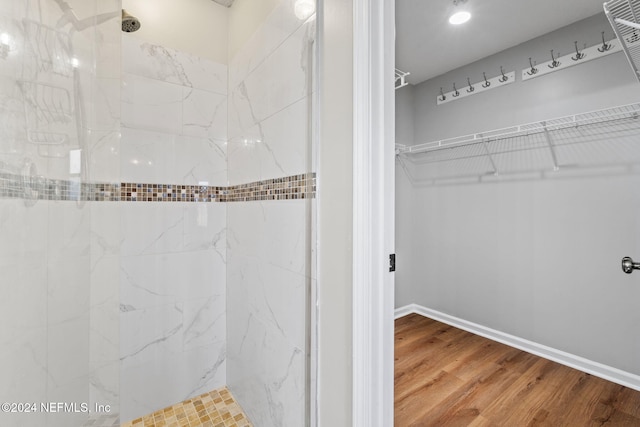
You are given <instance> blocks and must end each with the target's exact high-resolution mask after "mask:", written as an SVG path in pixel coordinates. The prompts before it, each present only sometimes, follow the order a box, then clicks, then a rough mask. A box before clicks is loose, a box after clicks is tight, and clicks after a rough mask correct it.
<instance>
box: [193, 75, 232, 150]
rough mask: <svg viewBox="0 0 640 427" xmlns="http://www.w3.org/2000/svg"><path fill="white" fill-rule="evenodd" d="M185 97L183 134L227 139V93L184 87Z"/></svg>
mask: <svg viewBox="0 0 640 427" xmlns="http://www.w3.org/2000/svg"><path fill="white" fill-rule="evenodd" d="M183 99H184V105H183V112H182V114H183V116H182V134H183V135H189V136H198V137H203V138H213V139H219V140H223V141H224V140H226V138H227V96H226V95H221V94H218V93H214V92H208V91H204V90H200V89H193V88H189V87H184V88H183Z"/></svg>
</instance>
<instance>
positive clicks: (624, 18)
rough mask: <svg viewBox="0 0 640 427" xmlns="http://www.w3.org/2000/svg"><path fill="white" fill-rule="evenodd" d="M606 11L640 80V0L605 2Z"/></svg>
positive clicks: (612, 0)
mask: <svg viewBox="0 0 640 427" xmlns="http://www.w3.org/2000/svg"><path fill="white" fill-rule="evenodd" d="M604 11H605V14H606V15H607V18H608V19H609V22H610V23H611V27H612V28H613V31H614V32H615V33H616V37H617V38H618V40H620V42H621V43H622V49H623V51H624V53H625V55H626V57H627V59H628V60H629V64H630V65H631V68H632V69H633V72H634V73H635V75H636V77H637V78H638V80H640V0H611V1H608V2H606V3H604Z"/></svg>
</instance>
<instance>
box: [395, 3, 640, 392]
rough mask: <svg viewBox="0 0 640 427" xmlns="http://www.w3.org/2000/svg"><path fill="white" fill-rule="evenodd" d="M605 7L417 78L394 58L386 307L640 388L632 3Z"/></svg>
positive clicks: (639, 138) (639, 32)
mask: <svg viewBox="0 0 640 427" xmlns="http://www.w3.org/2000/svg"><path fill="white" fill-rule="evenodd" d="M401 3H402V2H397V7H398V12H397V16H398V19H399V20H401V19H403V16H405V15H406V11H403V10H402V7H403V6H402V5H401ZM516 3H518V2H516ZM586 3H587V2H585V4H586ZM595 3H596V4H597V3H598V2H597V1H596V2H595ZM467 4H468V5H469V6H472V4H473V2H472V0H470V1H469V2H467ZM476 6H477V7H478V9H477V10H476V13H475V15H474V17H473V18H472V20H473V19H482V13H483V12H486V11H487V8H488V6H486V5H485V6H483V8H481V7H480V6H479V5H476ZM609 6H610V9H611V10H613V12H611V14H610V16H609V17H607V15H606V14H605V13H604V11H603V10H602V5H601V3H600V6H599V10H598V11H597V13H595V14H592V15H590V16H588V17H586V18H581V19H579V20H577V21H575V22H572V23H567V24H566V25H564V26H562V27H560V28H555V29H552V30H550V31H548V32H545V33H544V34H542V35H538V36H536V37H534V38H532V39H530V40H528V41H524V42H516V43H513V44H512V45H511V46H510V47H507V48H505V49H503V50H499V51H496V52H495V53H492V54H491V55H489V56H487V57H484V58H482V59H479V60H478V59H475V58H473V59H471V60H470V61H469V62H467V63H466V65H462V66H458V67H456V68H454V69H452V70H448V71H446V72H444V73H442V74H439V75H437V76H435V77H430V78H429V79H427V80H422V81H417V80H414V81H412V80H411V77H412V76H414V74H416V73H415V70H412V69H411V66H408V65H407V64H406V63H403V62H402V61H401V60H398V61H397V63H396V66H397V67H398V69H399V70H398V72H397V73H396V87H397V90H396V253H397V270H396V315H397V317H399V316H402V315H405V314H408V313H412V312H415V313H419V314H421V315H424V316H427V317H430V318H432V319H435V320H439V321H442V322H444V323H448V324H450V325H453V326H456V327H459V328H462V329H466V330H468V331H471V332H473V333H476V334H479V335H482V336H485V337H488V338H491V339H493V340H496V341H500V342H503V343H506V344H508V345H511V346H514V347H517V348H520V349H523V350H526V351H528V352H531V353H534V354H537V355H540V356H542V357H545V358H548V359H551V360H554V361H557V362H560V363H562V364H565V365H568V366H571V367H574V368H577V369H579V370H582V371H584V372H588V373H591V374H593V375H596V376H599V377H602V378H605V379H608V380H610V381H613V382H616V383H618V384H622V385H626V386H628V387H631V388H634V389H636V390H640V335H639V334H638V325H640V309H639V306H640V272H635V273H633V274H625V272H623V270H622V268H621V260H622V259H623V257H631V258H633V259H636V261H637V260H640V83H639V82H638V75H637V72H636V69H635V68H634V66H633V64H634V55H637V53H638V52H640V26H638V25H637V24H635V23H637V22H640V21H638V20H637V18H636V14H637V13H639V12H640V7H639V6H638V4H636V2H632V1H627V0H624V1H612V2H609ZM556 12H557V11H556ZM556 12H554V10H553V9H549V10H548V14H549V16H551V15H552V14H554V13H556ZM412 13H414V14H418V13H423V12H420V11H412ZM558 13H559V12H558ZM619 16H622V17H623V18H619ZM638 16H640V15H638ZM503 18H504V27H505V29H506V30H508V29H509V28H508V27H512V24H514V21H517V20H518V19H519V18H518V17H514V16H506V15H505V16H504V17H503ZM620 19H623V20H624V21H626V22H623V21H620ZM629 22H630V23H631V24H634V25H635V26H634V25H629ZM612 23H613V25H612ZM397 25H398V27H399V28H400V26H401V22H400V21H399V22H398V23H397ZM443 25H444V24H443ZM512 30H513V28H511V31H512ZM399 31H401V30H399ZM446 31H450V29H449V28H443V29H442V33H446ZM456 31H458V32H460V31H463V30H456ZM473 34H476V33H473V32H469V36H472V35H473ZM452 37H453V36H452ZM442 39H446V34H445V35H443V37H442ZM401 40H402V37H399V43H400V42H401ZM440 49H443V50H445V49H447V44H446V43H443V45H442V46H440ZM398 51H399V52H400V48H398ZM472 54H473V52H470V54H469V57H470V58H472V57H473V55H472ZM434 61H436V62H437V58H434ZM630 64H632V66H631V67H630ZM400 70H402V71H400ZM407 73H409V74H408V75H407ZM406 82H408V83H409V84H404V83H406ZM630 266H631V264H630V263H629V262H627V267H630Z"/></svg>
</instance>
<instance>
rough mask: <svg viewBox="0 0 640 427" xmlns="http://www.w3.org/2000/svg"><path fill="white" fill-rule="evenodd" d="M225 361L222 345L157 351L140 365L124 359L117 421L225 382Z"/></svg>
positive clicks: (149, 411) (214, 387)
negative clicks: (187, 349) (157, 353)
mask: <svg viewBox="0 0 640 427" xmlns="http://www.w3.org/2000/svg"><path fill="white" fill-rule="evenodd" d="M225 361H226V351H225V348H224V346H207V347H199V348H196V349H194V350H191V351H188V352H185V353H181V354H166V353H165V354H159V355H158V357H154V358H149V359H147V360H146V361H145V363H144V364H142V365H136V364H132V363H131V361H129V360H126V359H125V360H124V361H123V363H122V370H121V374H120V375H121V399H120V404H121V421H122V422H125V421H129V420H132V419H134V418H137V417H140V416H142V415H146V414H148V413H151V412H153V411H156V410H158V409H162V408H164V407H167V406H170V405H173V404H175V403H176V402H181V401H183V400H185V399H187V398H189V397H191V396H196V395H198V394H201V393H204V392H206V391H210V390H213V389H216V388H219V387H221V386H223V385H225V383H226V374H225V372H226V363H225ZM168 373H170V375H167V374H168Z"/></svg>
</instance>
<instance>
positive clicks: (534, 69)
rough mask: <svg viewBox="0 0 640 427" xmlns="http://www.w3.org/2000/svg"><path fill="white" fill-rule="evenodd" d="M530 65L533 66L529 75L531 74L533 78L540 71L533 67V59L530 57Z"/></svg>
mask: <svg viewBox="0 0 640 427" xmlns="http://www.w3.org/2000/svg"><path fill="white" fill-rule="evenodd" d="M529 65H530V66H531V71H527V74H529V75H530V76H533V75H534V74H536V73H537V72H538V69H537V68H536V67H534V66H533V62H532V61H531V57H529Z"/></svg>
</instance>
